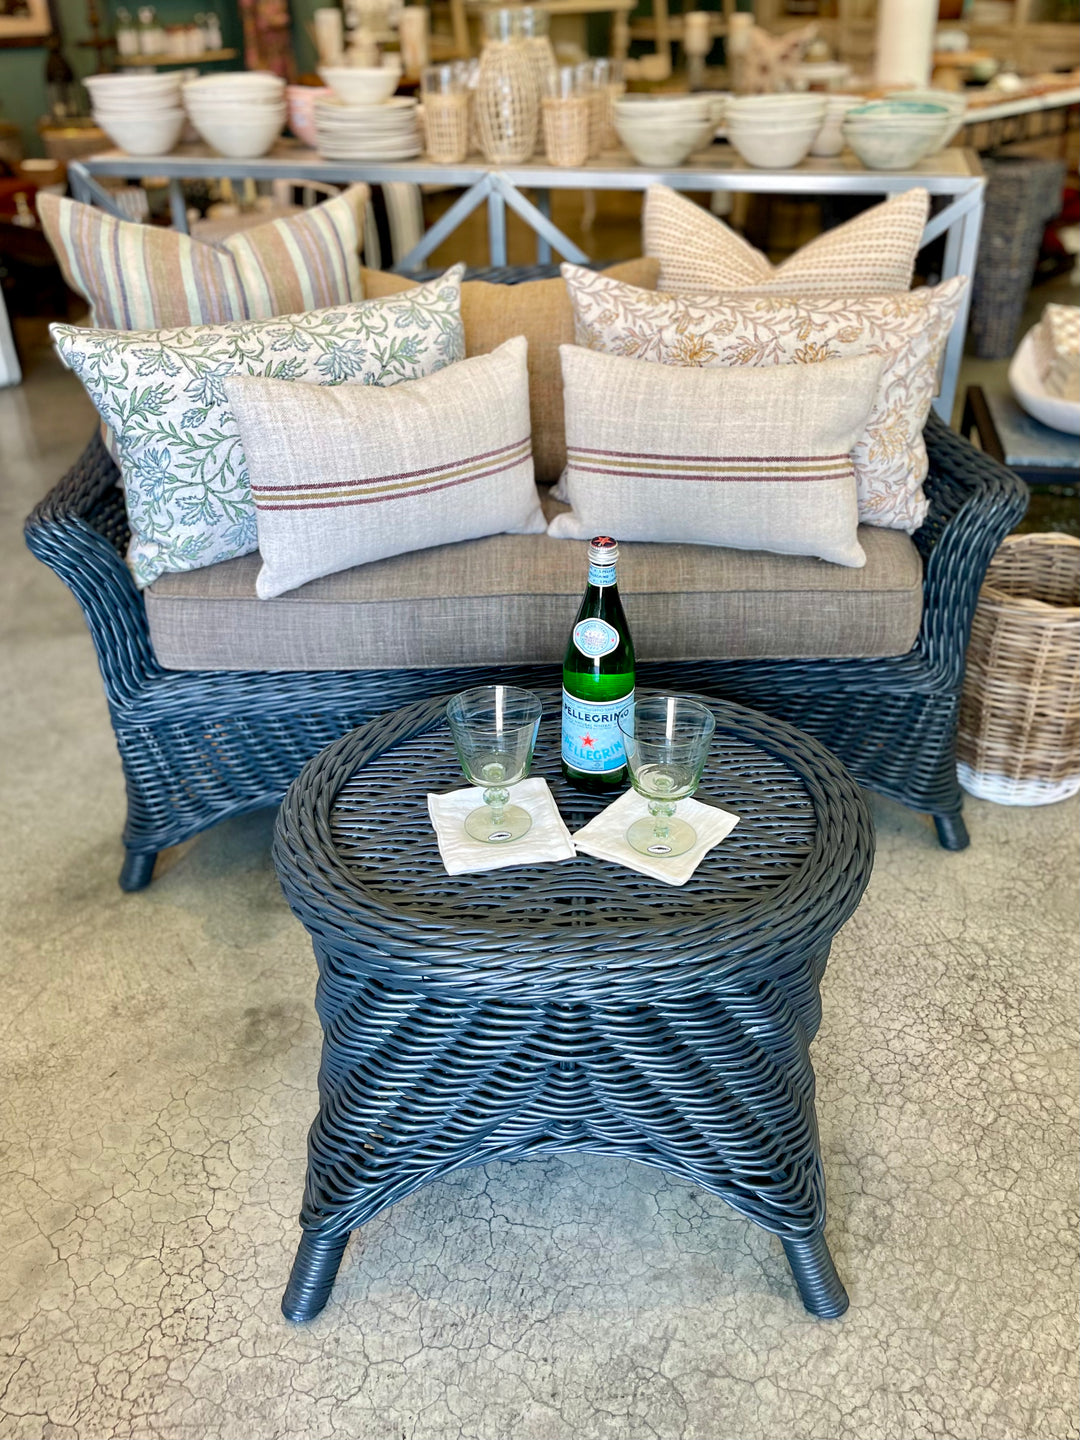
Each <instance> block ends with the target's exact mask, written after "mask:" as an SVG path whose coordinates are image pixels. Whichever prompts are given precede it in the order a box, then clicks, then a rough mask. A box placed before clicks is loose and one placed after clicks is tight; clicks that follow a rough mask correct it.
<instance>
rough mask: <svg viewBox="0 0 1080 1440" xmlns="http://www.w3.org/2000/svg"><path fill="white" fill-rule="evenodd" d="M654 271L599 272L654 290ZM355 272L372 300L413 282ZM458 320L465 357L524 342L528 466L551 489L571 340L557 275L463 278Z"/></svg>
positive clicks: (631, 266)
mask: <svg viewBox="0 0 1080 1440" xmlns="http://www.w3.org/2000/svg"><path fill="white" fill-rule="evenodd" d="M659 269H660V266H659V263H658V262H657V261H656V260H645V259H642V258H641V257H640V256H639V257H638V258H637V259H636V260H624V261H622V262H621V263H620V264H618V265H612V266H611V267H610V268H609V269H607V270H605V271H604V274H605V275H610V276H611V277H612V279H614V280H621V281H623V283H624V284H626V285H639V286H641V288H642V289H643V290H653V289H655V288H656V276H657V273H658V271H659ZM360 274H361V277H362V280H363V285H364V294H365V295H370V296H374V297H377V296H381V295H392V294H395V293H396V292H397V291H398V290H404V289H406V288H407V287H408V286H409V285H413V284H415V283H416V282H415V281H413V280H408V279H406V278H405V277H404V276H401V275H392V274H390V273H388V272H387V271H384V270H366V269H362V270H361V272H360ZM461 319H462V323H463V324H464V326H465V354H466V355H487V354H489V353H490V352H491V351H492V350H496V349H498V347H499V346H500V345H502V344H504V343H505V342H506V341H507V340H509V339H511V338H512V337H513V336H514V335H524V336H525V338H526V340H527V341H528V342H529V404H530V409H531V412H532V435H533V464H534V465H535V466H536V478H537V480H538V481H539V483H540V484H541V485H549V484H550V485H554V483H555V481H556V480H558V478H559V476H560V475H561V474H562V469H563V466H564V465H565V464H566V437H565V435H564V434H563V394H562V370H561V369H560V367H559V346H560V345H571V344H573V340H574V312H573V310H572V309H571V307H570V299H569V296H568V295H567V293H566V285H565V284H564V282H563V281H562V280H560V279H559V277H558V276H557V275H556V276H554V277H553V278H552V279H550V280H526V281H524V282H523V283H522V284H520V285H497V284H492V283H491V282H490V281H487V280H466V281H465V283H464V285H462V287H461Z"/></svg>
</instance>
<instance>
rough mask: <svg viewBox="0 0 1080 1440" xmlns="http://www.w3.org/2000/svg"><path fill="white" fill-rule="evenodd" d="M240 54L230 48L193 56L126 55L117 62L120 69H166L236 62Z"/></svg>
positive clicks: (206, 51)
mask: <svg viewBox="0 0 1080 1440" xmlns="http://www.w3.org/2000/svg"><path fill="white" fill-rule="evenodd" d="M237 54H238V52H237V51H236V50H230V49H228V48H225V49H222V50H199V51H198V52H194V53H192V54H191V55H172V54H164V55H124V56H123V57H121V58H120V59H119V60H118V61H117V65H118V67H119V68H122V69H124V70H127V69H129V68H132V69H152V70H156V69H164V68H165V67H166V66H169V65H179V66H185V65H211V64H215V63H218V62H220V61H222V60H235V59H236V57H237Z"/></svg>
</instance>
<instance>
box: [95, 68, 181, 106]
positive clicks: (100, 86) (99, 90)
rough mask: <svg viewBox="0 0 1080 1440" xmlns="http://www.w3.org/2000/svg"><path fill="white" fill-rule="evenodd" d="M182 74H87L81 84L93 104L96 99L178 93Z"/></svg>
mask: <svg viewBox="0 0 1080 1440" xmlns="http://www.w3.org/2000/svg"><path fill="white" fill-rule="evenodd" d="M182 81H183V76H182V75H180V74H176V73H174V74H171V75H170V74H165V75H87V76H86V77H85V78H84V79H83V82H82V83H83V84H84V85H85V86H86V88H87V90H89V92H90V94H91V96H92V97H93V99H94V102H95V104H96V103H97V101H98V100H103V99H105V98H107V97H108V98H113V97H120V96H124V97H133V96H136V95H140V96H148V95H160V94H170V93H174V92H175V93H177V94H178V93H179V91H180V86H181V83H182Z"/></svg>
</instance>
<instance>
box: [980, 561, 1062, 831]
mask: <svg viewBox="0 0 1080 1440" xmlns="http://www.w3.org/2000/svg"><path fill="white" fill-rule="evenodd" d="M1078 748H1080V540H1077V539H1076V538H1075V537H1073V536H1071V535H1010V536H1009V537H1008V538H1007V539H1006V540H1005V541H1004V543H1003V544H1002V546H1001V549H1000V550H998V552H997V554H996V555H995V556H994V558H993V560H992V561H991V562H990V569H989V571H988V573H987V577H986V583H985V584H984V585H983V587H982V590H981V591H980V592H979V603H978V605H977V606H976V609H975V619H974V622H973V624H972V627H971V643H970V645H969V647H968V654H967V676H966V679H965V681H964V693H963V698H962V700H961V704H960V724H959V729H958V732H957V740H956V749H957V773H958V775H959V778H960V783H961V785H963V787H964V789H965V790H968V791H970V793H971V794H972V795H978V796H980V797H981V798H982V799H984V800H996V801H997V802H998V803H999V804H1002V805H1048V804H1050V803H1051V802H1052V801H1054V800H1064V799H1066V798H1067V797H1068V796H1069V795H1075V794H1076V793H1077V791H1080V754H1078Z"/></svg>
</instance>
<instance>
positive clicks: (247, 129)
mask: <svg viewBox="0 0 1080 1440" xmlns="http://www.w3.org/2000/svg"><path fill="white" fill-rule="evenodd" d="M184 107H185V109H186V110H187V113H188V114H189V115H190V116H191V123H192V124H193V125H194V126H195V129H196V130H197V131H198V132H199V134H200V135H201V136H202V138H203V139H204V140H205V141H206V143H207V144H208V145H210V146H212V147H213V148H214V149H215V150H216V151H217V152H218V154H219V155H228V156H231V157H232V158H233V159H234V160H255V159H257V158H258V157H259V156H260V155H265V154H266V152H267V151H268V150H269V149H270V147H271V145H273V143H274V141H275V140H276V139H277V137H278V136H279V135H280V134H281V130H282V126H283V125H284V124H285V81H284V80H282V79H281V78H280V77H279V76H277V75H272V74H270V72H269V71H265V70H231V71H223V72H219V73H218V74H215V75H202V76H200V77H199V79H198V80H189V81H188V83H187V84H186V85H185V86H184Z"/></svg>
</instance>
